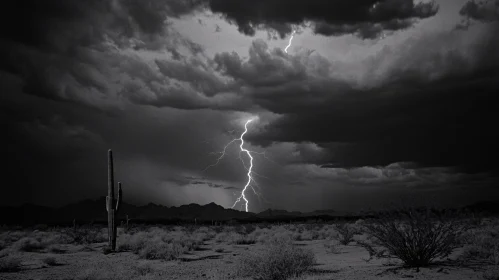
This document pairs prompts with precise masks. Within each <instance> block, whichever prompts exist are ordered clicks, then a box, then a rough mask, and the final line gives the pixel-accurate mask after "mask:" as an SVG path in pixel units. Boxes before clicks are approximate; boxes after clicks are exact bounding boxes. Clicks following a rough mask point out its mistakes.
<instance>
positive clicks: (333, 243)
mask: <svg viewBox="0 0 499 280" xmlns="http://www.w3.org/2000/svg"><path fill="white" fill-rule="evenodd" d="M338 243H339V241H337V240H328V241H327V242H326V243H324V248H325V249H326V252H327V253H329V254H339V253H341V249H340V248H339V246H338V245H339V244H338Z"/></svg>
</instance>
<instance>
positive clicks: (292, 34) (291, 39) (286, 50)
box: [284, 30, 296, 53]
mask: <svg viewBox="0 0 499 280" xmlns="http://www.w3.org/2000/svg"><path fill="white" fill-rule="evenodd" d="M295 33H296V31H294V30H293V33H291V38H289V43H288V46H287V47H286V48H285V49H284V52H285V53H288V48H289V47H291V42H292V41H293V37H294V36H295Z"/></svg>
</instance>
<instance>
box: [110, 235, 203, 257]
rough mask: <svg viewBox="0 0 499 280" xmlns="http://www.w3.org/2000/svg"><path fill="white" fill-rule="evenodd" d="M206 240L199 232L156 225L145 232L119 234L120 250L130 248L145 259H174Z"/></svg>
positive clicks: (197, 247) (196, 247)
mask: <svg viewBox="0 0 499 280" xmlns="http://www.w3.org/2000/svg"><path fill="white" fill-rule="evenodd" d="M179 230H181V229H179ZM204 240H205V236H204V235H202V234H199V233H195V232H194V233H192V234H188V233H186V232H183V231H177V230H174V231H168V230H165V229H161V228H156V227H155V228H151V229H149V230H148V231H145V232H138V233H136V234H132V235H130V234H124V235H122V236H119V237H118V250H119V251H128V250H130V251H132V252H134V253H135V254H138V255H139V257H140V258H144V259H163V260H174V259H176V258H177V257H179V256H180V255H181V254H184V253H186V252H188V251H192V250H197V249H199V247H200V246H201V245H202V244H203V241H204Z"/></svg>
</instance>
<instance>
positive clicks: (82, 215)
mask: <svg viewBox="0 0 499 280" xmlns="http://www.w3.org/2000/svg"><path fill="white" fill-rule="evenodd" d="M105 205H106V198H105V197H101V198H99V199H97V200H90V199H87V200H83V201H80V202H77V203H73V204H69V205H66V206H63V207H59V208H51V207H46V206H40V205H35V204H24V205H21V206H0V225H2V224H21V225H32V224H71V223H73V221H75V222H77V223H79V224H82V223H89V222H95V223H105V222H106V220H107V212H106V206H105ZM465 208H466V209H467V210H471V211H473V212H482V213H489V214H498V213H499V201H486V202H479V203H475V204H473V205H469V206H467V207H465ZM373 214H374V213H372V212H371V213H366V212H364V213H348V212H338V211H335V210H317V211H313V212H305V213H303V212H298V211H292V212H290V211H286V210H276V209H267V210H265V211H263V212H260V213H252V212H244V211H239V210H234V209H226V208H224V207H222V206H220V205H217V204H215V203H213V202H212V203H209V204H206V205H199V204H195V203H191V204H187V205H182V206H178V207H175V206H172V207H167V206H163V205H157V204H154V203H149V204H146V205H143V206H136V205H132V204H129V203H126V202H123V203H122V205H121V208H120V211H119V212H118V219H119V220H125V219H126V218H127V216H128V218H129V219H130V220H132V221H134V222H148V223H156V222H157V223H185V222H188V223H194V222H195V223H208V224H209V223H214V222H222V221H223V222H227V221H238V222H261V221H271V220H274V221H275V220H283V221H284V220H285V221H289V220H297V221H304V220H310V219H316V220H317V219H322V220H328V219H335V218H350V219H356V218H362V217H365V216H370V215H373Z"/></svg>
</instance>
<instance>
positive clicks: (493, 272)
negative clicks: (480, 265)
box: [483, 266, 499, 280]
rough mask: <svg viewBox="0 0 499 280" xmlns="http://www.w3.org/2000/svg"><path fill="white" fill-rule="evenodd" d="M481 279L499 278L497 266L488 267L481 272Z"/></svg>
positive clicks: (497, 279) (495, 279) (498, 267)
mask: <svg viewBox="0 0 499 280" xmlns="http://www.w3.org/2000/svg"><path fill="white" fill-rule="evenodd" d="M483 279H485V280H499V266H494V267H492V268H490V269H487V270H486V271H485V272H484V273H483Z"/></svg>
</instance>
